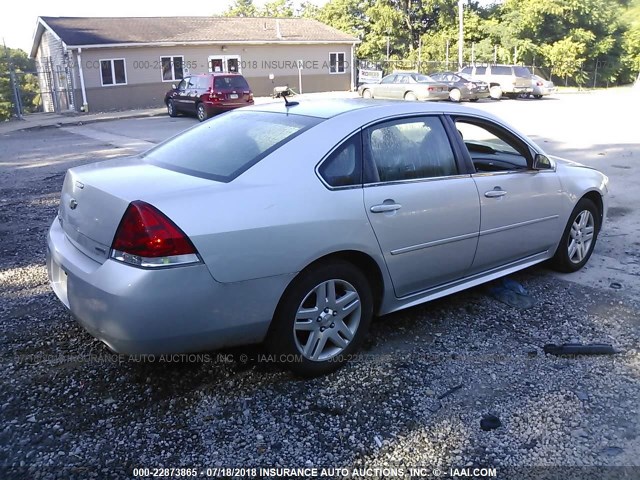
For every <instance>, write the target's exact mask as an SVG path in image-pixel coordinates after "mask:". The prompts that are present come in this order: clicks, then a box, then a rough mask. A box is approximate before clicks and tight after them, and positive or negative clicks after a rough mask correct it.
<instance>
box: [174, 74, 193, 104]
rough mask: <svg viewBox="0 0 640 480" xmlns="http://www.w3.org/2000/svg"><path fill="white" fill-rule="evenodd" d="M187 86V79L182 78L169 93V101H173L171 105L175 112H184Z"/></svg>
mask: <svg viewBox="0 0 640 480" xmlns="http://www.w3.org/2000/svg"><path fill="white" fill-rule="evenodd" d="M187 85H189V77H184V78H183V79H182V80H181V81H180V83H179V84H178V86H177V87H176V89H175V90H174V91H173V92H171V99H172V100H173V105H174V106H175V108H176V109H177V110H181V111H186V110H187V107H186V95H187V93H186V92H187Z"/></svg>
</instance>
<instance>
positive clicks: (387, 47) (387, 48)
mask: <svg viewBox="0 0 640 480" xmlns="http://www.w3.org/2000/svg"><path fill="white" fill-rule="evenodd" d="M387 62H389V32H387Z"/></svg>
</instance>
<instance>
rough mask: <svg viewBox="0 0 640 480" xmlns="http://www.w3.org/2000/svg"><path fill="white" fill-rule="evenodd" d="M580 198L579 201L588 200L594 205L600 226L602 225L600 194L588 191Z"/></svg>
mask: <svg viewBox="0 0 640 480" xmlns="http://www.w3.org/2000/svg"><path fill="white" fill-rule="evenodd" d="M580 198H581V199H582V198H588V199H589V200H591V201H592V202H593V203H594V204H595V205H596V208H597V209H598V213H599V214H600V225H602V222H603V221H604V202H603V200H602V194H601V193H600V192H599V191H597V190H590V191H588V192H586V193H585V194H584V195H582V197H580ZM578 201H580V200H578ZM576 203H577V202H576Z"/></svg>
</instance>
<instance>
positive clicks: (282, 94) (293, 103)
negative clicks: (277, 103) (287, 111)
mask: <svg viewBox="0 0 640 480" xmlns="http://www.w3.org/2000/svg"><path fill="white" fill-rule="evenodd" d="M290 95H291V90H289V89H288V88H287V89H286V90H285V91H284V92H282V93H280V96H281V97H282V98H284V104H285V105H286V106H287V107H293V106H295V105H298V102H290V101H289V100H287V97H289V96H290Z"/></svg>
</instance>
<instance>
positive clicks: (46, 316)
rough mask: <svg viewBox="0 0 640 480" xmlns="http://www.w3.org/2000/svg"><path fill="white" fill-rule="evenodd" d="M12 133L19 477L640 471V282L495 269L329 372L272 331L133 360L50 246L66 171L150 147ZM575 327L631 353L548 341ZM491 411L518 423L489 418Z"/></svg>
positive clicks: (4, 467)
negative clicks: (278, 357) (86, 310)
mask: <svg viewBox="0 0 640 480" xmlns="http://www.w3.org/2000/svg"><path fill="white" fill-rule="evenodd" d="M550 103H551V102H550ZM157 120H162V119H157ZM140 138H147V140H149V138H148V137H140ZM0 142H1V143H2V148H1V149H0V263H1V267H0V318H1V322H0V344H1V345H2V349H1V350H0V363H1V368H0V478H3V479H4V478H29V479H37V478H78V479H81V478H131V477H132V469H133V468H134V467H148V468H155V467H189V468H190V467H196V468H197V469H198V471H199V473H202V474H203V475H202V476H205V475H204V474H206V468H215V467H234V466H237V467H268V466H281V467H289V468H291V467H296V468H301V467H309V468H311V467H318V468H322V467H348V468H349V469H352V468H360V467H361V468H364V467H370V468H373V467H384V466H396V467H397V466H404V467H409V466H425V467H428V468H429V469H436V468H437V469H440V470H441V471H442V472H443V474H445V475H450V474H451V473H452V472H451V471H450V468H464V467H469V468H473V467H495V468H496V471H497V476H498V478H525V475H524V474H530V475H537V477H535V478H562V479H568V478H575V479H578V478H580V479H582V478H640V415H639V408H640V404H639V402H638V398H640V351H639V348H638V345H639V342H638V341H639V337H640V315H639V307H640V304H639V303H638V302H637V300H636V299H635V298H633V297H631V296H627V295H625V291H624V289H623V290H615V289H612V288H609V286H608V285H604V286H601V287H598V288H594V287H590V286H587V285H580V284H576V283H572V282H566V281H564V280H562V279H559V278H557V277H556V276H553V275H551V274H550V273H549V272H548V271H547V270H545V269H544V268H534V269H530V270H527V271H525V272H523V273H521V274H519V275H516V276H514V277H512V278H514V279H515V280H517V281H519V282H521V283H522V284H523V285H524V287H525V288H526V289H527V290H528V291H529V292H530V294H531V296H532V297H533V298H534V299H535V305H534V306H533V307H532V308H529V309H525V310H519V309H517V308H513V307H510V306H507V305H505V304H503V303H500V302H498V301H497V300H495V299H494V298H492V297H491V296H490V295H488V287H487V286H483V287H479V288H476V289H473V290H470V291H467V292H463V293H460V294H457V295H453V296H450V297H447V298H444V299H441V300H439V301H436V302H432V303H430V304H427V305H423V306H419V307H416V308H412V309H410V310H407V311H404V312H400V313H396V314H393V315H388V316H386V317H383V318H380V319H378V320H377V321H375V322H374V324H373V326H372V329H371V334H370V337H369V340H368V342H367V345H366V348H365V350H364V351H363V352H362V355H359V356H358V357H356V358H354V359H353V361H352V362H351V363H349V364H348V365H347V366H346V367H345V368H343V369H341V370H340V371H338V372H336V373H334V374H332V375H329V376H326V377H323V378H317V379H313V380H301V379H298V378H295V377H293V376H291V375H290V374H289V373H287V372H284V371H281V370H280V369H279V368H278V367H277V366H276V365H274V364H273V363H271V362H269V361H267V360H268V359H265V357H264V354H263V352H262V351H261V349H260V348H259V347H250V348H242V349H234V350H229V351H223V352H207V353H205V354H203V355H201V356H199V357H198V358H197V359H194V358H184V357H182V358H180V357H170V358H156V361H155V362H148V361H145V362H142V361H140V359H128V358H126V357H123V356H116V355H112V354H110V353H109V352H108V350H107V349H106V348H105V347H104V346H103V345H102V344H101V343H99V342H98V341H96V340H93V339H92V337H90V336H89V335H88V334H87V333H85V332H84V331H83V330H82V329H81V328H80V327H79V326H78V325H76V323H75V322H74V321H73V320H72V319H71V318H70V316H69V315H68V313H67V312H66V311H65V309H64V308H63V307H62V305H61V304H60V302H58V301H57V299H56V298H55V296H54V294H53V293H52V292H51V290H50V289H49V287H48V283H47V274H46V268H45V266H44V254H45V235H46V231H47V229H48V226H49V224H50V222H51V221H52V219H53V218H54V216H55V214H56V210H57V203H58V194H59V190H60V188H61V184H62V178H63V174H64V171H65V170H66V169H67V168H69V167H70V166H73V165H76V164H81V163H87V162H91V161H95V160H98V159H104V158H114V157H117V156H121V155H125V154H128V153H132V151H131V150H127V149H126V148H116V147H114V145H113V144H110V143H104V142H101V140H99V139H95V138H94V139H91V138H87V137H85V136H82V135H76V134H73V133H69V132H67V131H63V130H60V129H48V130H42V131H29V132H15V133H12V134H8V135H3V136H0ZM612 222H613V225H614V227H615V222H616V219H615V218H614V219H613V220H612ZM606 241H607V236H606V234H605V235H604V236H603V237H602V238H601V242H603V243H604V242H606ZM634 249H635V250H637V248H635V247H634ZM635 250H634V251H635ZM570 341H580V342H585V343H590V342H598V343H602V342H604V343H611V344H613V345H614V346H615V347H616V348H618V349H619V350H620V351H621V353H619V354H617V355H612V356H600V357H595V356H582V357H555V356H551V355H545V354H544V352H543V350H542V347H543V346H544V345H545V344H547V343H563V342H570ZM193 360H196V361H193ZM485 415H495V416H496V417H498V418H499V420H500V423H501V425H500V426H499V427H498V428H496V429H494V430H490V431H484V430H482V429H481V427H480V422H481V420H482V418H483V416H485ZM622 466H628V467H635V468H627V469H622V468H615V467H622ZM532 467H555V468H548V469H544V468H539V469H537V470H536V469H533V468H532ZM570 467H574V468H570ZM594 467H598V468H594ZM605 467H606V468H605ZM514 469H519V470H514ZM373 473H376V472H373ZM378 473H379V472H378ZM405 473H407V472H405ZM553 475H556V476H557V477H552V476H553ZM327 476H329V475H327ZM383 476H384V475H383V474H380V475H378V477H380V478H382V477H383ZM387 477H388V475H387ZM477 478H479V477H477Z"/></svg>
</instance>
